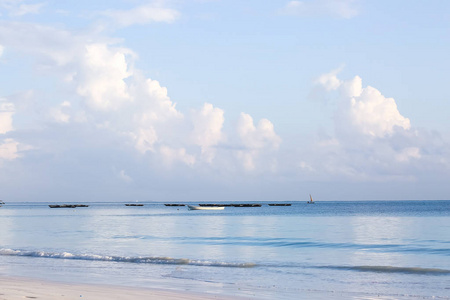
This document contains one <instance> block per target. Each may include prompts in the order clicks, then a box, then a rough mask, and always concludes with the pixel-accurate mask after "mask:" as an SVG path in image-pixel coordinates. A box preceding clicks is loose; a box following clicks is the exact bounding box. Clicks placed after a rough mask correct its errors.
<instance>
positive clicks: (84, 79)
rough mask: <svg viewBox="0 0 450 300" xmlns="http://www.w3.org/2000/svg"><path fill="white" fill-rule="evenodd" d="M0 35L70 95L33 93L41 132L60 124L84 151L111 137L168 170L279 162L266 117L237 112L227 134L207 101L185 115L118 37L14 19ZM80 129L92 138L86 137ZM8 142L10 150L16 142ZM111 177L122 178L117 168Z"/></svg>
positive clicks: (59, 130) (7, 117) (5, 125)
mask: <svg viewBox="0 0 450 300" xmlns="http://www.w3.org/2000/svg"><path fill="white" fill-rule="evenodd" d="M0 39H1V40H2V45H4V46H5V47H8V48H11V49H14V50H15V55H23V54H24V55H26V56H27V57H32V58H35V63H36V65H37V66H38V68H36V69H35V70H36V72H41V73H40V75H43V76H49V75H50V76H52V75H53V76H55V78H56V80H59V82H60V83H61V86H60V88H61V89H65V90H66V91H69V92H70V96H68V97H67V98H61V97H60V98H58V96H60V95H58V96H56V95H55V94H54V93H56V92H57V91H52V90H49V91H48V90H42V91H37V93H36V95H37V94H39V95H40V97H41V98H44V97H46V98H45V101H35V103H37V102H39V105H38V106H39V107H34V108H33V109H36V111H39V112H41V111H45V112H46V113H44V114H40V113H38V114H39V116H38V117H36V121H37V122H41V121H43V122H42V123H40V124H39V125H41V129H40V130H42V131H45V130H48V131H50V129H49V128H47V127H46V126H47V122H48V121H52V122H57V123H59V124H60V126H55V127H54V128H55V129H54V130H53V131H52V134H53V135H57V134H60V135H61V136H65V134H64V133H63V132H64V131H66V130H67V131H70V132H72V139H79V142H80V143H79V145H84V146H83V147H87V148H89V147H95V148H96V149H98V148H97V147H101V146H100V145H102V141H103V140H104V141H105V145H106V143H112V142H110V141H111V140H115V142H116V143H117V144H119V145H121V146H123V147H124V148H126V150H125V151H127V153H129V154H130V155H132V156H137V157H140V158H141V159H146V160H147V162H148V163H149V168H150V164H151V163H155V165H157V164H162V165H164V166H166V167H168V168H169V169H170V168H174V167H177V166H180V165H185V166H189V167H192V168H203V169H202V170H205V169H206V168H209V169H210V170H211V169H215V170H217V169H218V168H222V167H224V168H225V169H227V170H229V171H231V172H233V171H236V170H239V172H240V170H241V166H242V165H243V166H244V169H246V170H255V169H257V168H263V167H266V168H267V166H269V168H273V167H274V166H276V162H275V161H276V160H275V159H274V158H273V153H274V150H276V149H277V148H278V147H279V145H280V142H281V139H280V138H279V137H278V135H277V134H276V133H275V130H274V126H273V124H272V123H271V122H270V121H269V120H267V119H262V120H260V121H259V122H258V123H257V124H256V125H255V124H254V123H253V119H252V117H251V116H250V115H248V114H242V115H241V116H240V118H239V122H238V124H237V127H236V131H232V130H229V131H228V132H226V131H225V130H224V124H225V113H224V111H223V110H222V109H221V108H218V107H215V106H214V105H212V104H210V103H205V104H204V105H203V106H202V107H201V108H199V109H191V110H190V113H187V114H183V113H182V112H181V111H179V110H178V109H177V108H176V103H175V102H174V101H172V99H171V98H170V97H169V93H168V90H167V88H166V87H164V86H162V85H161V83H160V82H159V81H157V80H154V79H151V78H147V77H145V75H144V73H143V72H142V71H141V70H139V69H138V68H136V67H135V63H136V59H137V55H136V54H135V53H134V52H133V51H132V50H131V49H128V48H125V47H121V46H119V45H120V44H119V43H120V41H117V40H112V39H107V38H104V37H102V38H99V37H97V36H95V35H89V34H86V33H84V34H78V33H72V32H70V31H67V30H58V29H55V28H52V27H49V26H41V25H34V24H23V23H17V22H4V23H0ZM46 93H49V94H50V95H49V97H48V95H47V94H46ZM44 95H45V96H44ZM33 97H34V96H33ZM48 99H51V100H48ZM53 99H55V100H53ZM30 101H32V100H30ZM7 107H9V108H13V107H11V106H4V107H3V111H2V112H1V114H0V126H1V127H0V129H1V130H2V131H4V132H7V131H11V130H12V114H13V113H14V111H12V110H6V108H7ZM42 116H46V117H47V118H48V119H46V120H42ZM43 124H45V125H43ZM83 134H84V135H85V136H89V137H90V138H89V139H88V140H87V141H85V140H84V139H85V138H86V137H85V136H83ZM48 135H50V133H48ZM42 136H46V134H44V133H43V135H42ZM92 136H97V138H92ZM34 141H35V142H36V143H37V144H39V147H37V148H36V149H39V150H38V151H51V152H53V151H56V149H60V147H64V145H58V146H57V147H56V148H52V149H50V150H49V149H47V150H46V147H47V145H46V143H45V142H42V141H40V140H39V138H38V137H36V138H34ZM9 142H11V141H9ZM89 143H91V144H89ZM8 145H9V146H8V149H14V147H13V148H11V147H12V146H13V145H14V144H11V143H9V144H8ZM20 145H21V144H19V147H20ZM94 145H95V146H94ZM5 147H6V146H5ZM48 147H49V148H51V147H50V146H48ZM115 147H117V145H115ZM8 151H10V150H8ZM66 151H71V150H70V149H67V150H66ZM131 151H133V152H131ZM8 153H14V152H11V151H10V152H8ZM5 157H6V154H5ZM8 157H12V155H9V156H8ZM219 166H220V167H219ZM117 174H118V175H117ZM116 175H117V176H119V177H122V179H123V178H126V176H121V174H120V172H116ZM123 175H126V174H125V173H123Z"/></svg>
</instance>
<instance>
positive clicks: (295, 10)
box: [281, 0, 359, 19]
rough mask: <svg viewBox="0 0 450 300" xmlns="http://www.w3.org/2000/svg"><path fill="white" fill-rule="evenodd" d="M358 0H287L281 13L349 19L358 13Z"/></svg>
mask: <svg viewBox="0 0 450 300" xmlns="http://www.w3.org/2000/svg"><path fill="white" fill-rule="evenodd" d="M358 2H359V1H358V0H305V1H289V2H288V3H287V4H286V5H285V7H284V8H282V10H281V13H283V14H287V15H294V16H321V15H328V16H333V17H339V18H344V19H350V18H353V17H355V16H357V15H358V14H359V8H358Z"/></svg>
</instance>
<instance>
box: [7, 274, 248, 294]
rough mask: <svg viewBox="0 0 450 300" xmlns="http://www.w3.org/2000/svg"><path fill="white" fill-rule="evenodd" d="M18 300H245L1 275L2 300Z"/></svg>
mask: <svg viewBox="0 0 450 300" xmlns="http://www.w3.org/2000/svg"><path fill="white" fill-rule="evenodd" d="M18 299H21V300H23V299H45V300H54V299H67V300H69V299H70V300H72V299H89V300H129V299H133V300H144V299H161V300H172V299H173V300H175V299H186V300H188V299H221V300H230V299H245V298H242V297H226V296H221V295H213V294H206V293H204V294H202V293H194V292H189V291H187V292H178V291H166V290H159V289H152V288H134V287H123V286H110V285H98V284H96V285H93V284H79V283H73V284H72V283H61V282H52V281H46V280H45V281H44V280H39V279H31V278H21V277H3V276H2V277H0V300H18Z"/></svg>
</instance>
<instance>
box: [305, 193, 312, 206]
mask: <svg viewBox="0 0 450 300" xmlns="http://www.w3.org/2000/svg"><path fill="white" fill-rule="evenodd" d="M309 199H310V200H309V201H308V202H306V203H308V204H314V200H313V198H312V197H311V194H310V195H309Z"/></svg>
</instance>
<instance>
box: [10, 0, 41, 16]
mask: <svg viewBox="0 0 450 300" xmlns="http://www.w3.org/2000/svg"><path fill="white" fill-rule="evenodd" d="M43 6H44V3H36V4H20V5H19V6H18V7H16V8H15V9H14V10H12V11H11V15H12V16H14V17H20V16H24V15H27V14H38V13H39V12H40V10H41V8H42V7H43Z"/></svg>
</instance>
